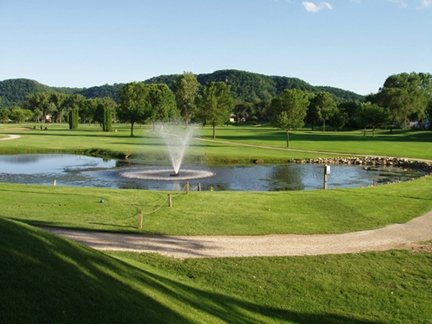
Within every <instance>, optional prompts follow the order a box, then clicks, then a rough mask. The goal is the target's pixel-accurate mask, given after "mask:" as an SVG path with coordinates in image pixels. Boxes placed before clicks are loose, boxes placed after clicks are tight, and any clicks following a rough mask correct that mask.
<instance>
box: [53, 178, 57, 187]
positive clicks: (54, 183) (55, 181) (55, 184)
mask: <svg viewBox="0 0 432 324" xmlns="http://www.w3.org/2000/svg"><path fill="white" fill-rule="evenodd" d="M53 186H54V187H55V186H57V180H56V179H54V181H53Z"/></svg>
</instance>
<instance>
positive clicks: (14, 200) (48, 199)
mask: <svg viewBox="0 0 432 324" xmlns="http://www.w3.org/2000/svg"><path fill="white" fill-rule="evenodd" d="M0 195H1V197H2V203H1V204H2V209H1V211H0V217H1V216H3V217H12V218H15V219H19V220H23V221H25V222H30V223H37V224H43V225H51V226H63V227H72V228H85V229H97V230H114V231H137V216H136V215H137V210H138V208H142V210H143V212H144V229H143V230H142V232H144V233H159V234H177V235H200V234H209V235H210V234H213V235H215V234H220V235H227V234H239V235H246V234H253V235H254V234H270V233H341V232H350V231H356V230H364V229H371V228H377V227H382V226H384V225H386V224H390V223H404V222H406V221H408V220H410V219H412V218H413V217H415V216H419V215H421V214H423V213H425V212H427V211H429V210H431V209H432V177H430V176H427V177H424V178H421V179H418V180H415V181H409V182H406V183H399V184H391V185H384V186H378V187H369V188H357V189H338V190H327V191H323V190H316V191H293V192H210V191H207V192H196V191H195V192H190V193H189V194H184V193H174V198H173V203H174V206H173V207H172V208H169V207H167V206H166V198H167V192H159V191H148V190H114V189H103V188H68V187H59V186H57V187H52V186H34V185H18V184H0ZM101 199H103V201H104V202H103V203H101V202H100V200H101ZM160 206H162V207H161V208H160V209H158V208H159V207H160ZM154 210H157V211H156V212H154V213H151V212H152V211H154Z"/></svg>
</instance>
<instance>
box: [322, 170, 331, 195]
mask: <svg viewBox="0 0 432 324" xmlns="http://www.w3.org/2000/svg"><path fill="white" fill-rule="evenodd" d="M329 176H330V165H327V164H326V165H325V166H324V185H323V189H324V190H327V189H328V180H329Z"/></svg>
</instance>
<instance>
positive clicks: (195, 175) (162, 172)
mask: <svg viewBox="0 0 432 324" xmlns="http://www.w3.org/2000/svg"><path fill="white" fill-rule="evenodd" d="M120 175H121V176H122V177H125V178H129V179H141V180H157V181H180V180H195V179H203V178H209V177H212V176H214V175H215V174H214V173H213V172H211V171H206V170H190V169H182V170H181V173H180V172H179V173H173V170H172V169H151V170H140V171H130V172H123V173H121V174H120Z"/></svg>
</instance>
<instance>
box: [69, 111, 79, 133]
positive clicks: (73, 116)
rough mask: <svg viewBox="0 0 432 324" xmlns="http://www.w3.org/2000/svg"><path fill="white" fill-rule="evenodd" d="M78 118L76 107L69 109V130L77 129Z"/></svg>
mask: <svg viewBox="0 0 432 324" xmlns="http://www.w3.org/2000/svg"><path fill="white" fill-rule="evenodd" d="M78 116H79V109H78V108H77V107H74V108H71V109H70V110H69V129H77V128H78Z"/></svg>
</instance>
